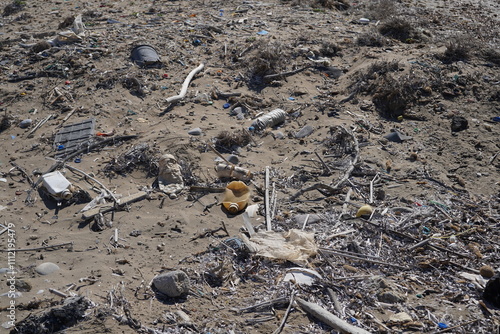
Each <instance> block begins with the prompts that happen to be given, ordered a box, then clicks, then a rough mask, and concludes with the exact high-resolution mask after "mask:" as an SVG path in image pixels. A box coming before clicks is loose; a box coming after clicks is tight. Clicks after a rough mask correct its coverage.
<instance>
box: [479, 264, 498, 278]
mask: <svg viewBox="0 0 500 334" xmlns="http://www.w3.org/2000/svg"><path fill="white" fill-rule="evenodd" d="M479 273H480V274H481V276H483V277H484V278H492V277H493V276H495V270H493V268H492V267H491V266H488V265H484V266H482V267H481V268H479Z"/></svg>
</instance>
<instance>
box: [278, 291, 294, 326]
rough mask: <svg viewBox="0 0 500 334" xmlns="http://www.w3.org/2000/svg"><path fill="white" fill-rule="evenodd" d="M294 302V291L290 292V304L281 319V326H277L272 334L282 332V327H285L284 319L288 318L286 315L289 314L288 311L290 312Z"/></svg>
mask: <svg viewBox="0 0 500 334" xmlns="http://www.w3.org/2000/svg"><path fill="white" fill-rule="evenodd" d="M294 301H295V291H292V293H291V294H290V302H289V304H288V308H287V309H286V312H285V315H284V316H283V319H281V324H280V325H279V327H278V328H276V330H275V331H274V332H273V334H280V333H281V331H282V330H283V327H285V323H286V319H287V318H288V315H289V314H290V311H291V310H292V306H293V302H294Z"/></svg>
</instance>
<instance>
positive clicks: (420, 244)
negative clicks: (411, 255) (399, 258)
mask: <svg viewBox="0 0 500 334" xmlns="http://www.w3.org/2000/svg"><path fill="white" fill-rule="evenodd" d="M429 241H431V239H430V238H428V239H425V240H422V241H420V242H419V243H416V244H415V245H413V246H411V247H409V248H408V250H409V251H412V250H414V249H417V248H418V247H422V246H424V245H427V244H428V243H429Z"/></svg>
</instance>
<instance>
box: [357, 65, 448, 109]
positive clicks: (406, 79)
mask: <svg viewBox="0 0 500 334" xmlns="http://www.w3.org/2000/svg"><path fill="white" fill-rule="evenodd" d="M401 69H402V67H401V66H400V64H399V62H397V61H379V62H376V63H373V64H372V65H371V66H369V67H368V68H367V69H365V70H363V71H361V72H358V73H356V74H355V75H354V82H353V84H351V85H350V86H349V90H350V92H351V93H352V94H355V95H357V94H366V95H371V96H372V101H373V104H374V105H375V107H376V108H377V110H378V112H379V113H380V114H381V115H382V116H383V117H388V118H393V117H398V116H400V115H403V114H404V113H405V111H406V109H408V107H409V106H411V105H412V104H414V103H415V102H416V101H418V99H419V98H420V96H422V95H426V94H428V93H427V92H428V91H429V90H432V89H437V90H439V88H440V87H439V85H440V80H439V78H438V79H435V78H431V77H430V74H428V75H425V76H421V77H418V76H416V75H415V74H412V75H398V73H399V72H400V70H401ZM428 77H429V78H428ZM436 80H437V81H436Z"/></svg>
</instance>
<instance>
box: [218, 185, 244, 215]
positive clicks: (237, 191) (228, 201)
mask: <svg viewBox="0 0 500 334" xmlns="http://www.w3.org/2000/svg"><path fill="white" fill-rule="evenodd" d="M249 200H250V188H248V186H247V185H246V184H245V183H243V182H241V181H233V182H231V183H229V184H228V185H227V187H226V190H225V191H224V197H223V199H222V206H224V208H225V209H226V210H227V211H228V212H230V213H232V214H236V213H238V212H240V211H243V210H245V208H246V207H247V205H248V201H249Z"/></svg>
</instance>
